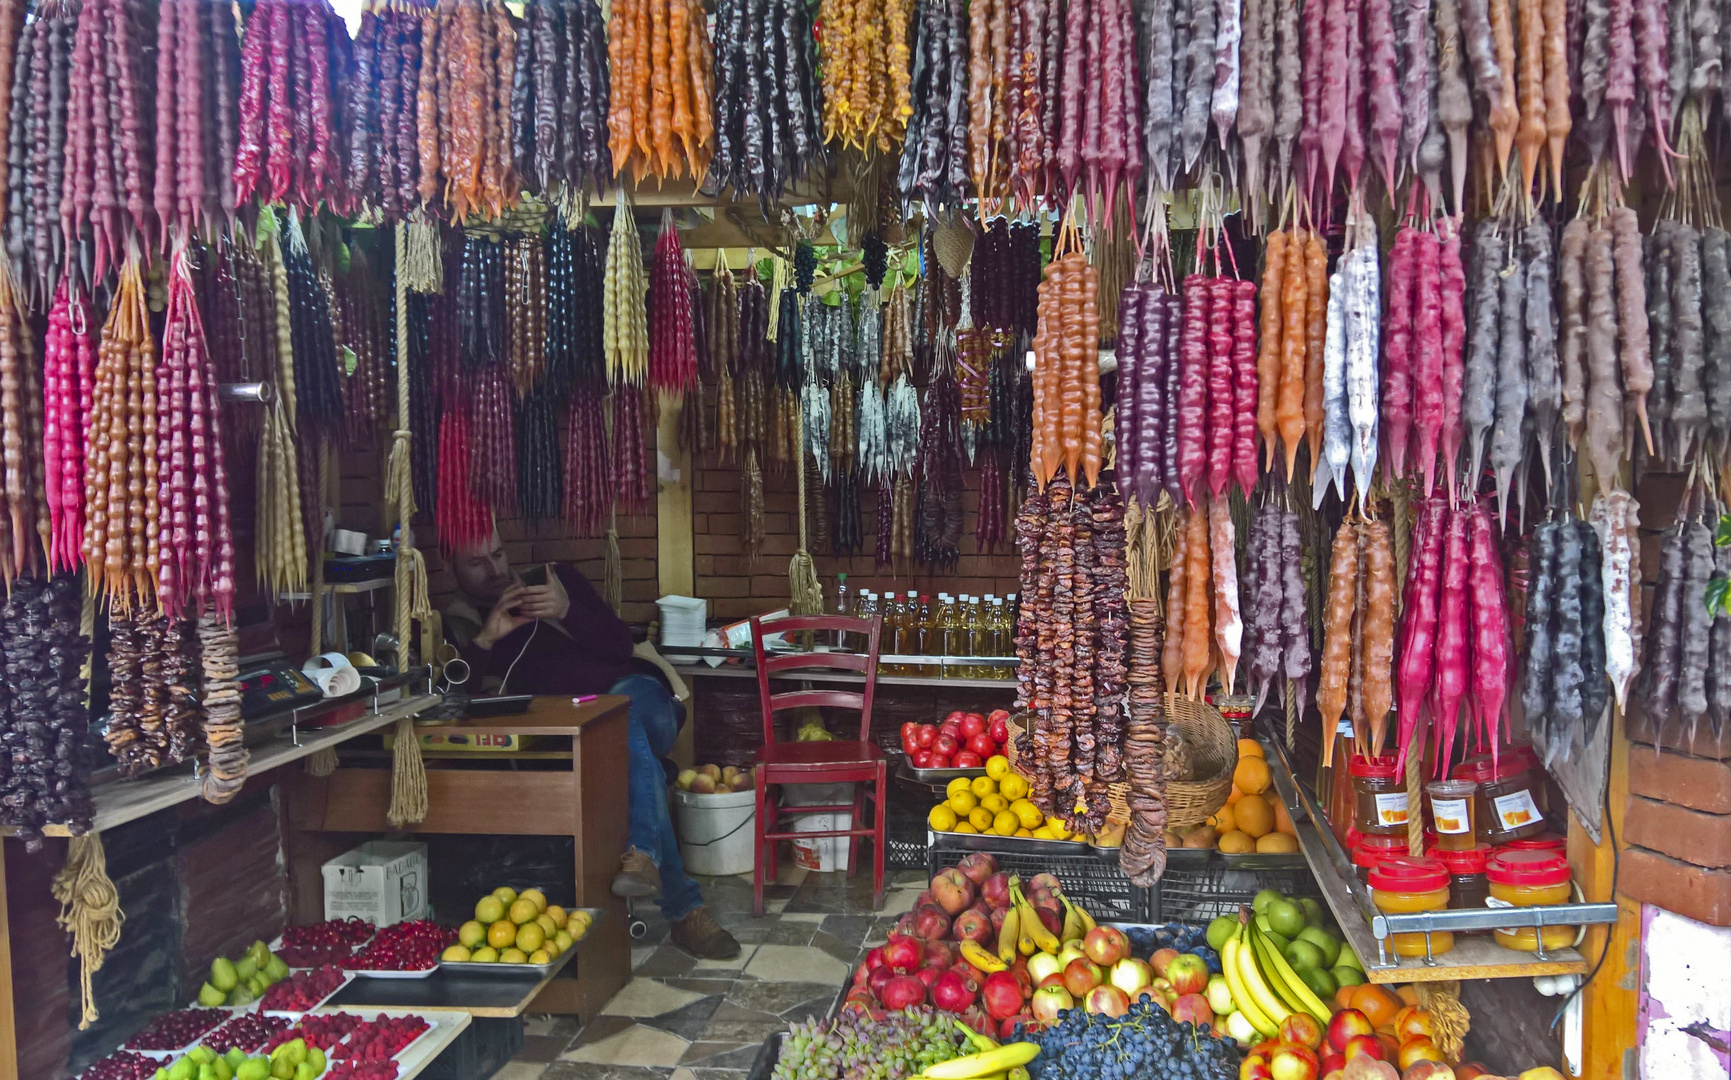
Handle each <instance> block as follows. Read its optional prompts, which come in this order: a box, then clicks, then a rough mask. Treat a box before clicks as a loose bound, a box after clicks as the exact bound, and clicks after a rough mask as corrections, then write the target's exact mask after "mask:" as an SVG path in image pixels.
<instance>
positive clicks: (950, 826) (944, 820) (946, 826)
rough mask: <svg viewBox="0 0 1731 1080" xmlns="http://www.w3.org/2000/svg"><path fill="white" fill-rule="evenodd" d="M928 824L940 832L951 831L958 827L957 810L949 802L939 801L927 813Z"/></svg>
mask: <svg viewBox="0 0 1731 1080" xmlns="http://www.w3.org/2000/svg"><path fill="white" fill-rule="evenodd" d="M926 824H927V825H930V826H931V827H932V828H933V829H934V830H936V831H938V832H951V831H952V830H954V829H955V827H956V812H955V811H954V810H951V809H950V804H949V803H939V804H938V805H936V806H934V807H932V812H931V813H929V814H927V815H926Z"/></svg>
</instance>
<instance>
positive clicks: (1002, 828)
mask: <svg viewBox="0 0 1731 1080" xmlns="http://www.w3.org/2000/svg"><path fill="white" fill-rule="evenodd" d="M1021 827H1022V819H1021V818H1019V817H1017V816H1016V815H1015V813H1014V812H1013V811H1010V810H1000V811H998V816H997V817H994V818H993V819H992V831H993V832H995V833H997V834H998V835H999V836H1014V835H1016V830H1017V829H1019V828H1021Z"/></svg>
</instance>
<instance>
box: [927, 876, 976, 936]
mask: <svg viewBox="0 0 1731 1080" xmlns="http://www.w3.org/2000/svg"><path fill="white" fill-rule="evenodd" d="M932 898H933V899H934V900H936V901H937V902H938V906H939V907H941V908H943V909H944V911H945V912H946V913H948V914H950V915H959V914H961V912H962V909H964V908H966V907H968V906H970V905H971V904H973V902H974V883H973V882H972V881H969V880H968V877H967V875H966V874H963V873H962V872H961V871H960V870H957V869H956V868H955V867H953V866H952V867H950V868H949V869H947V870H940V871H938V875H937V876H936V877H934V878H932ZM945 929H946V930H948V929H949V927H948V926H946V927H945Z"/></svg>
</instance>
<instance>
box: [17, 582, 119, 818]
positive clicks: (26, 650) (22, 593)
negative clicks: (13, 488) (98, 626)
mask: <svg viewBox="0 0 1731 1080" xmlns="http://www.w3.org/2000/svg"><path fill="white" fill-rule="evenodd" d="M81 591H82V590H81V589H80V587H79V583H78V578H77V577H76V576H75V575H72V574H60V575H58V576H56V577H54V578H52V579H50V580H47V581H44V580H42V579H41V578H34V577H33V578H25V579H23V580H20V581H18V582H16V583H15V584H14V585H13V586H12V590H11V595H10V596H9V597H8V598H7V600H6V603H5V606H4V607H0V648H3V649H4V655H5V665H4V668H3V669H0V689H3V690H4V692H5V695H6V696H5V702H6V704H5V708H4V711H3V712H0V823H4V824H7V825H11V826H14V827H16V828H17V829H18V833H19V835H20V836H21V837H22V838H23V839H24V840H25V843H26V847H27V849H28V850H35V849H36V848H38V847H40V845H41V842H42V840H41V831H40V830H41V828H42V826H43V825H47V824H62V825H65V826H67V828H68V829H69V831H70V832H71V833H72V834H73V835H75V836H79V835H83V834H84V833H85V832H87V831H88V830H89V828H90V820H91V817H92V815H93V814H94V813H95V806H94V804H93V803H92V802H91V799H90V794H89V791H88V790H87V789H86V786H85V783H86V778H87V776H88V773H89V769H90V761H89V754H88V751H87V750H86V749H85V739H86V736H87V733H88V729H89V714H88V710H87V708H86V705H85V696H84V679H83V677H82V675H81V669H82V667H83V664H84V660H85V656H86V654H87V652H88V650H89V647H90V643H89V641H88V640H87V639H86V638H85V637H84V636H83V635H82V634H81V633H80V632H79V615H80V611H81V607H82V604H81V601H80V595H81Z"/></svg>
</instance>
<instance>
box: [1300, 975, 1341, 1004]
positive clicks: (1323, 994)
mask: <svg viewBox="0 0 1731 1080" xmlns="http://www.w3.org/2000/svg"><path fill="white" fill-rule="evenodd" d="M1297 971H1298V977H1299V978H1300V979H1303V980H1304V985H1306V986H1308V987H1310V992H1311V993H1313V994H1315V995H1316V996H1317V997H1319V998H1321V999H1322V1000H1324V1001H1327V1000H1329V999H1330V998H1332V997H1334V992H1335V991H1336V990H1338V989H1340V985H1339V984H1338V983H1337V982H1335V979H1334V976H1333V975H1330V974H1329V973H1328V972H1326V971H1323V970H1321V969H1320V968H1312V967H1305V968H1298V969H1297Z"/></svg>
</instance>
